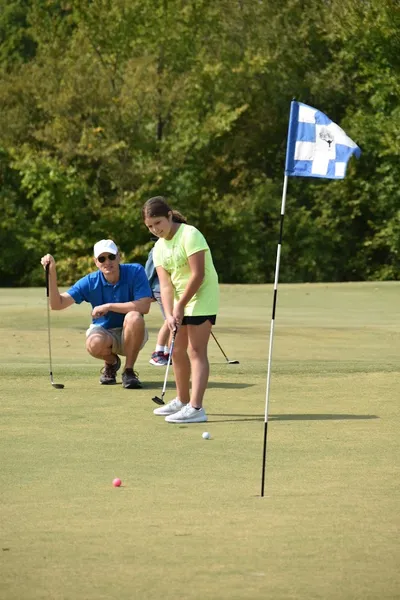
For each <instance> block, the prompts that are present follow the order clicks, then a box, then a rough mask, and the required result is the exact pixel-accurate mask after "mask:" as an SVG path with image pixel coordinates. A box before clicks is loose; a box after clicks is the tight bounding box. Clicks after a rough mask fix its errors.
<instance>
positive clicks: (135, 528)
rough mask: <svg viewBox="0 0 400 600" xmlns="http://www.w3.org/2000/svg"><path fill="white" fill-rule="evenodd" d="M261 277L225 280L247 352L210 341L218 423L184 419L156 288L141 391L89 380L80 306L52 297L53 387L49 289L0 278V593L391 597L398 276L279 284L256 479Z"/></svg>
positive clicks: (258, 599) (84, 308) (233, 340)
mask: <svg viewBox="0 0 400 600" xmlns="http://www.w3.org/2000/svg"><path fill="white" fill-rule="evenodd" d="M272 295H273V288H272V286H269V285H268V286H267V285H247V286H245V285H237V286H233V285H222V286H221V312H220V315H219V317H218V320H217V324H216V326H215V327H214V328H213V331H214V333H215V335H216V337H217V339H218V341H219V342H220V344H221V346H222V347H223V349H224V351H225V352H226V354H227V355H228V357H229V359H237V360H239V361H240V364H238V365H228V364H227V362H226V360H225V358H224V356H223V355H222V353H221V351H220V350H219V348H218V346H217V344H216V343H215V342H214V340H212V339H211V340H210V343H209V357H210V363H211V376H210V383H209V387H208V390H207V393H206V397H205V408H206V411H207V414H208V418H209V422H208V423H203V424H193V425H185V426H179V425H173V424H168V423H165V421H164V419H163V418H162V417H157V416H155V415H153V412H152V411H153V409H154V408H155V404H153V403H152V401H151V397H152V396H154V395H155V394H158V395H159V394H160V392H161V388H162V383H163V377H164V372H165V371H164V369H163V368H160V367H153V366H151V365H150V364H149V363H148V360H149V355H150V353H151V352H152V350H153V346H154V344H155V340H156V334H157V331H158V328H159V327H160V325H161V314H160V311H159V309H158V307H157V306H156V305H153V306H152V308H151V312H150V315H148V317H147V319H146V322H147V325H148V327H149V331H150V340H149V342H148V344H147V345H146V347H145V349H144V350H143V351H142V352H141V354H140V356H139V360H138V363H137V365H136V368H137V370H138V371H139V374H140V379H141V380H142V382H143V384H144V389H142V390H125V389H123V388H122V386H121V385H116V386H112V387H107V386H100V385H99V383H98V378H99V370H100V367H101V363H100V361H96V360H94V359H93V358H91V357H90V356H89V355H88V354H87V353H86V351H85V348H84V338H85V329H86V327H87V326H88V323H89V315H90V311H89V307H88V305H84V304H82V305H80V306H72V307H71V308H69V309H67V310H66V311H63V312H51V317H50V318H51V335H52V338H51V339H52V358H53V374H54V381H56V382H59V383H64V384H65V389H63V390H56V389H53V388H52V386H51V384H50V378H49V357H48V343H47V313H46V297H45V290H44V288H43V289H20V290H17V289H1V290H0V335H1V340H2V346H3V348H2V353H1V357H0V374H1V380H0V399H1V422H0V423H1V424H0V430H1V435H0V461H1V471H0V510H1V518H0V536H1V547H0V599H1V600H39V599H40V600H50V599H51V600H55V599H57V600H110V599H114V598H116V599H118V600H132V599H138V600H142V599H143V600H156V599H160V598H162V599H163V600H172V599H182V600H197V599H199V600H200V599H203V598H204V599H207V600H242V599H251V600H266V599H271V600H287V599H301V600H303V599H304V600H313V599H321V600H329V599H338V600H373V599H376V600H381V599H396V598H400V569H399V565H400V546H399V537H400V536H399V533H400V532H399V521H400V519H399V513H400V510H399V506H400V502H399V501H400V497H399V496H400V495H399V491H400V483H399V457H400V452H399V449H400V443H399V415H400V402H399V400H400V312H399V298H400V283H397V282H384V283H380V282H379V283H343V284H310V285H306V284H304V285H280V286H279V289H278V304H277V311H276V318H275V335H274V347H273V360H272V379H271V395H270V402H269V415H270V421H269V427H268V453H267V470H266V484H265V497H264V498H261V497H260V483H261V465H262V439H263V428H264V409H265V392H266V376H267V359H268V344H269V329H270V320H271V310H272ZM120 381H121V378H120V374H119V377H118V382H120ZM173 397H174V387H173V373H172V369H171V370H170V377H169V384H168V387H167V391H166V396H165V399H166V401H168V400H171V399H172V398H173ZM204 431H208V432H210V434H211V439H209V440H205V439H203V438H202V433H203V432H204ZM116 477H119V478H120V479H121V480H122V486H121V487H120V488H114V487H113V486H112V481H113V479H114V478H116Z"/></svg>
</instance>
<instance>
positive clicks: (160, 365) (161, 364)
mask: <svg viewBox="0 0 400 600" xmlns="http://www.w3.org/2000/svg"><path fill="white" fill-rule="evenodd" d="M149 363H150V364H151V365H153V367H166V366H167V363H159V362H156V361H154V360H153V359H152V360H149Z"/></svg>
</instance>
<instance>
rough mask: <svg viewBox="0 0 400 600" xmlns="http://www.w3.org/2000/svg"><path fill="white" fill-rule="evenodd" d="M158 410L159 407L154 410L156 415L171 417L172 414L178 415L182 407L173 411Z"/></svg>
mask: <svg viewBox="0 0 400 600" xmlns="http://www.w3.org/2000/svg"><path fill="white" fill-rule="evenodd" d="M157 410H159V409H158V408H155V409H154V410H153V414H154V415H157V416H158V417H169V416H170V415H176V413H177V412H179V411H180V410H181V409H180V408H178V410H174V411H173V412H157Z"/></svg>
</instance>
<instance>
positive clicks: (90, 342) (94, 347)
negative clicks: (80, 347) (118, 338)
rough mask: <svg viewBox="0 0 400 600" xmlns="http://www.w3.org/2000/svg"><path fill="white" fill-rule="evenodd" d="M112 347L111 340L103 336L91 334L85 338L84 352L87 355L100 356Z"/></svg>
mask: <svg viewBox="0 0 400 600" xmlns="http://www.w3.org/2000/svg"><path fill="white" fill-rule="evenodd" d="M111 346H112V340H110V339H108V338H107V337H105V336H104V335H99V334H96V333H93V334H92V335H90V336H89V337H88V338H86V350H87V351H88V352H89V354H92V355H94V356H95V355H98V354H102V352H104V350H109V349H110V348H111Z"/></svg>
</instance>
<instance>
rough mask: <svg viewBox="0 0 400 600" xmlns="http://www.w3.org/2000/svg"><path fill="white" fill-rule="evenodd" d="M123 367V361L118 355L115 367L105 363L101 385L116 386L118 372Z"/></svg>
mask: <svg viewBox="0 0 400 600" xmlns="http://www.w3.org/2000/svg"><path fill="white" fill-rule="evenodd" d="M120 366H121V359H120V357H119V356H118V355H117V362H116V363H114V364H113V365H110V364H109V363H104V367H103V368H102V369H101V375H100V383H101V385H115V384H116V383H117V377H116V375H117V371H118V369H119V368H120Z"/></svg>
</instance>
